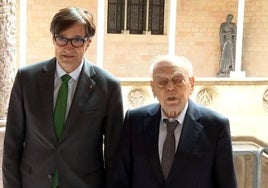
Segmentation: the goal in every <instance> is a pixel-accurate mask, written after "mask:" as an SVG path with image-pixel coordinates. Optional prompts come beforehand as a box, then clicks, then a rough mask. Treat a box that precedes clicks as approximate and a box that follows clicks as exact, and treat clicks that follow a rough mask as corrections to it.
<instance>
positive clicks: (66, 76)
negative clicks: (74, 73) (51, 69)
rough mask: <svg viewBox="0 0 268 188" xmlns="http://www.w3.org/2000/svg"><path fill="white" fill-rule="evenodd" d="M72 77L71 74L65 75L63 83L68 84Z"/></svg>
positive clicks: (62, 78)
mask: <svg viewBox="0 0 268 188" xmlns="http://www.w3.org/2000/svg"><path fill="white" fill-rule="evenodd" d="M71 78H72V77H71V76H69V74H65V75H63V76H62V77H61V80H62V82H64V83H67V82H68V81H69V80H70V79H71Z"/></svg>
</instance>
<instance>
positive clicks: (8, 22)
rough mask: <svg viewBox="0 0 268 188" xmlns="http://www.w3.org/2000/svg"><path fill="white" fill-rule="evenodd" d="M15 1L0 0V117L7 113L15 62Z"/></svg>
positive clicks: (2, 117)
mask: <svg viewBox="0 0 268 188" xmlns="http://www.w3.org/2000/svg"><path fill="white" fill-rule="evenodd" d="M15 23H16V1H14V0H9V1H2V0H1V1H0V41H1V42H0V119H4V118H5V117H6V113H7V105H8V101H9V94H10V91H11V87H12V83H13V80H14V74H15V73H14V71H15V63H16V24H15Z"/></svg>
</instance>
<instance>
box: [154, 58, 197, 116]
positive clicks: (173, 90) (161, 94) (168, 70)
mask: <svg viewBox="0 0 268 188" xmlns="http://www.w3.org/2000/svg"><path fill="white" fill-rule="evenodd" d="M150 84H151V88H152V91H153V94H154V96H156V97H157V99H158V101H159V103H160V104H161V107H162V109H163V110H164V112H165V114H166V116H167V117H170V118H171V117H173V118H174V117H177V116H178V115H179V114H180V113H181V111H182V110H183V108H184V106H185V104H186V102H187V101H188V99H189V96H190V94H191V93H192V91H193V87H194V77H189V74H188V72H187V71H186V70H185V68H183V67H178V66H176V65H174V64H172V63H170V62H161V63H159V64H158V65H156V66H155V68H154V70H153V80H152V81H151V82H150Z"/></svg>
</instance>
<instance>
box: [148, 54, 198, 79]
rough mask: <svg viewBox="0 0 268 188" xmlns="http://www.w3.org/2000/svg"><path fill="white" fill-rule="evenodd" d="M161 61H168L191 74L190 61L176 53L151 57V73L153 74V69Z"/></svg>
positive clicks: (190, 75)
mask: <svg viewBox="0 0 268 188" xmlns="http://www.w3.org/2000/svg"><path fill="white" fill-rule="evenodd" d="M161 62H169V63H172V64H174V65H176V66H178V67H182V68H184V69H185V71H186V72H187V73H188V74H189V77H192V76H193V66H192V63H191V62H190V61H189V60H188V59H187V58H186V57H184V56H176V55H159V56H156V57H155V58H153V60H152V65H151V70H150V72H151V75H153V71H154V69H155V67H156V66H157V65H158V64H159V63H161Z"/></svg>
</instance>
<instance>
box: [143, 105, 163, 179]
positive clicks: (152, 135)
mask: <svg viewBox="0 0 268 188" xmlns="http://www.w3.org/2000/svg"><path fill="white" fill-rule="evenodd" d="M160 118H161V107H160V105H159V104H156V105H152V106H151V108H150V109H149V110H148V118H146V119H145V120H144V121H143V138H144V141H145V147H146V148H145V151H146V152H147V154H148V159H149V160H148V161H149V163H150V165H151V166H152V169H153V173H155V175H156V179H157V180H159V181H161V182H160V183H161V184H162V182H163V181H164V179H163V174H162V169H161V164H160V159H159V153H158V135H159V122H160Z"/></svg>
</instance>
